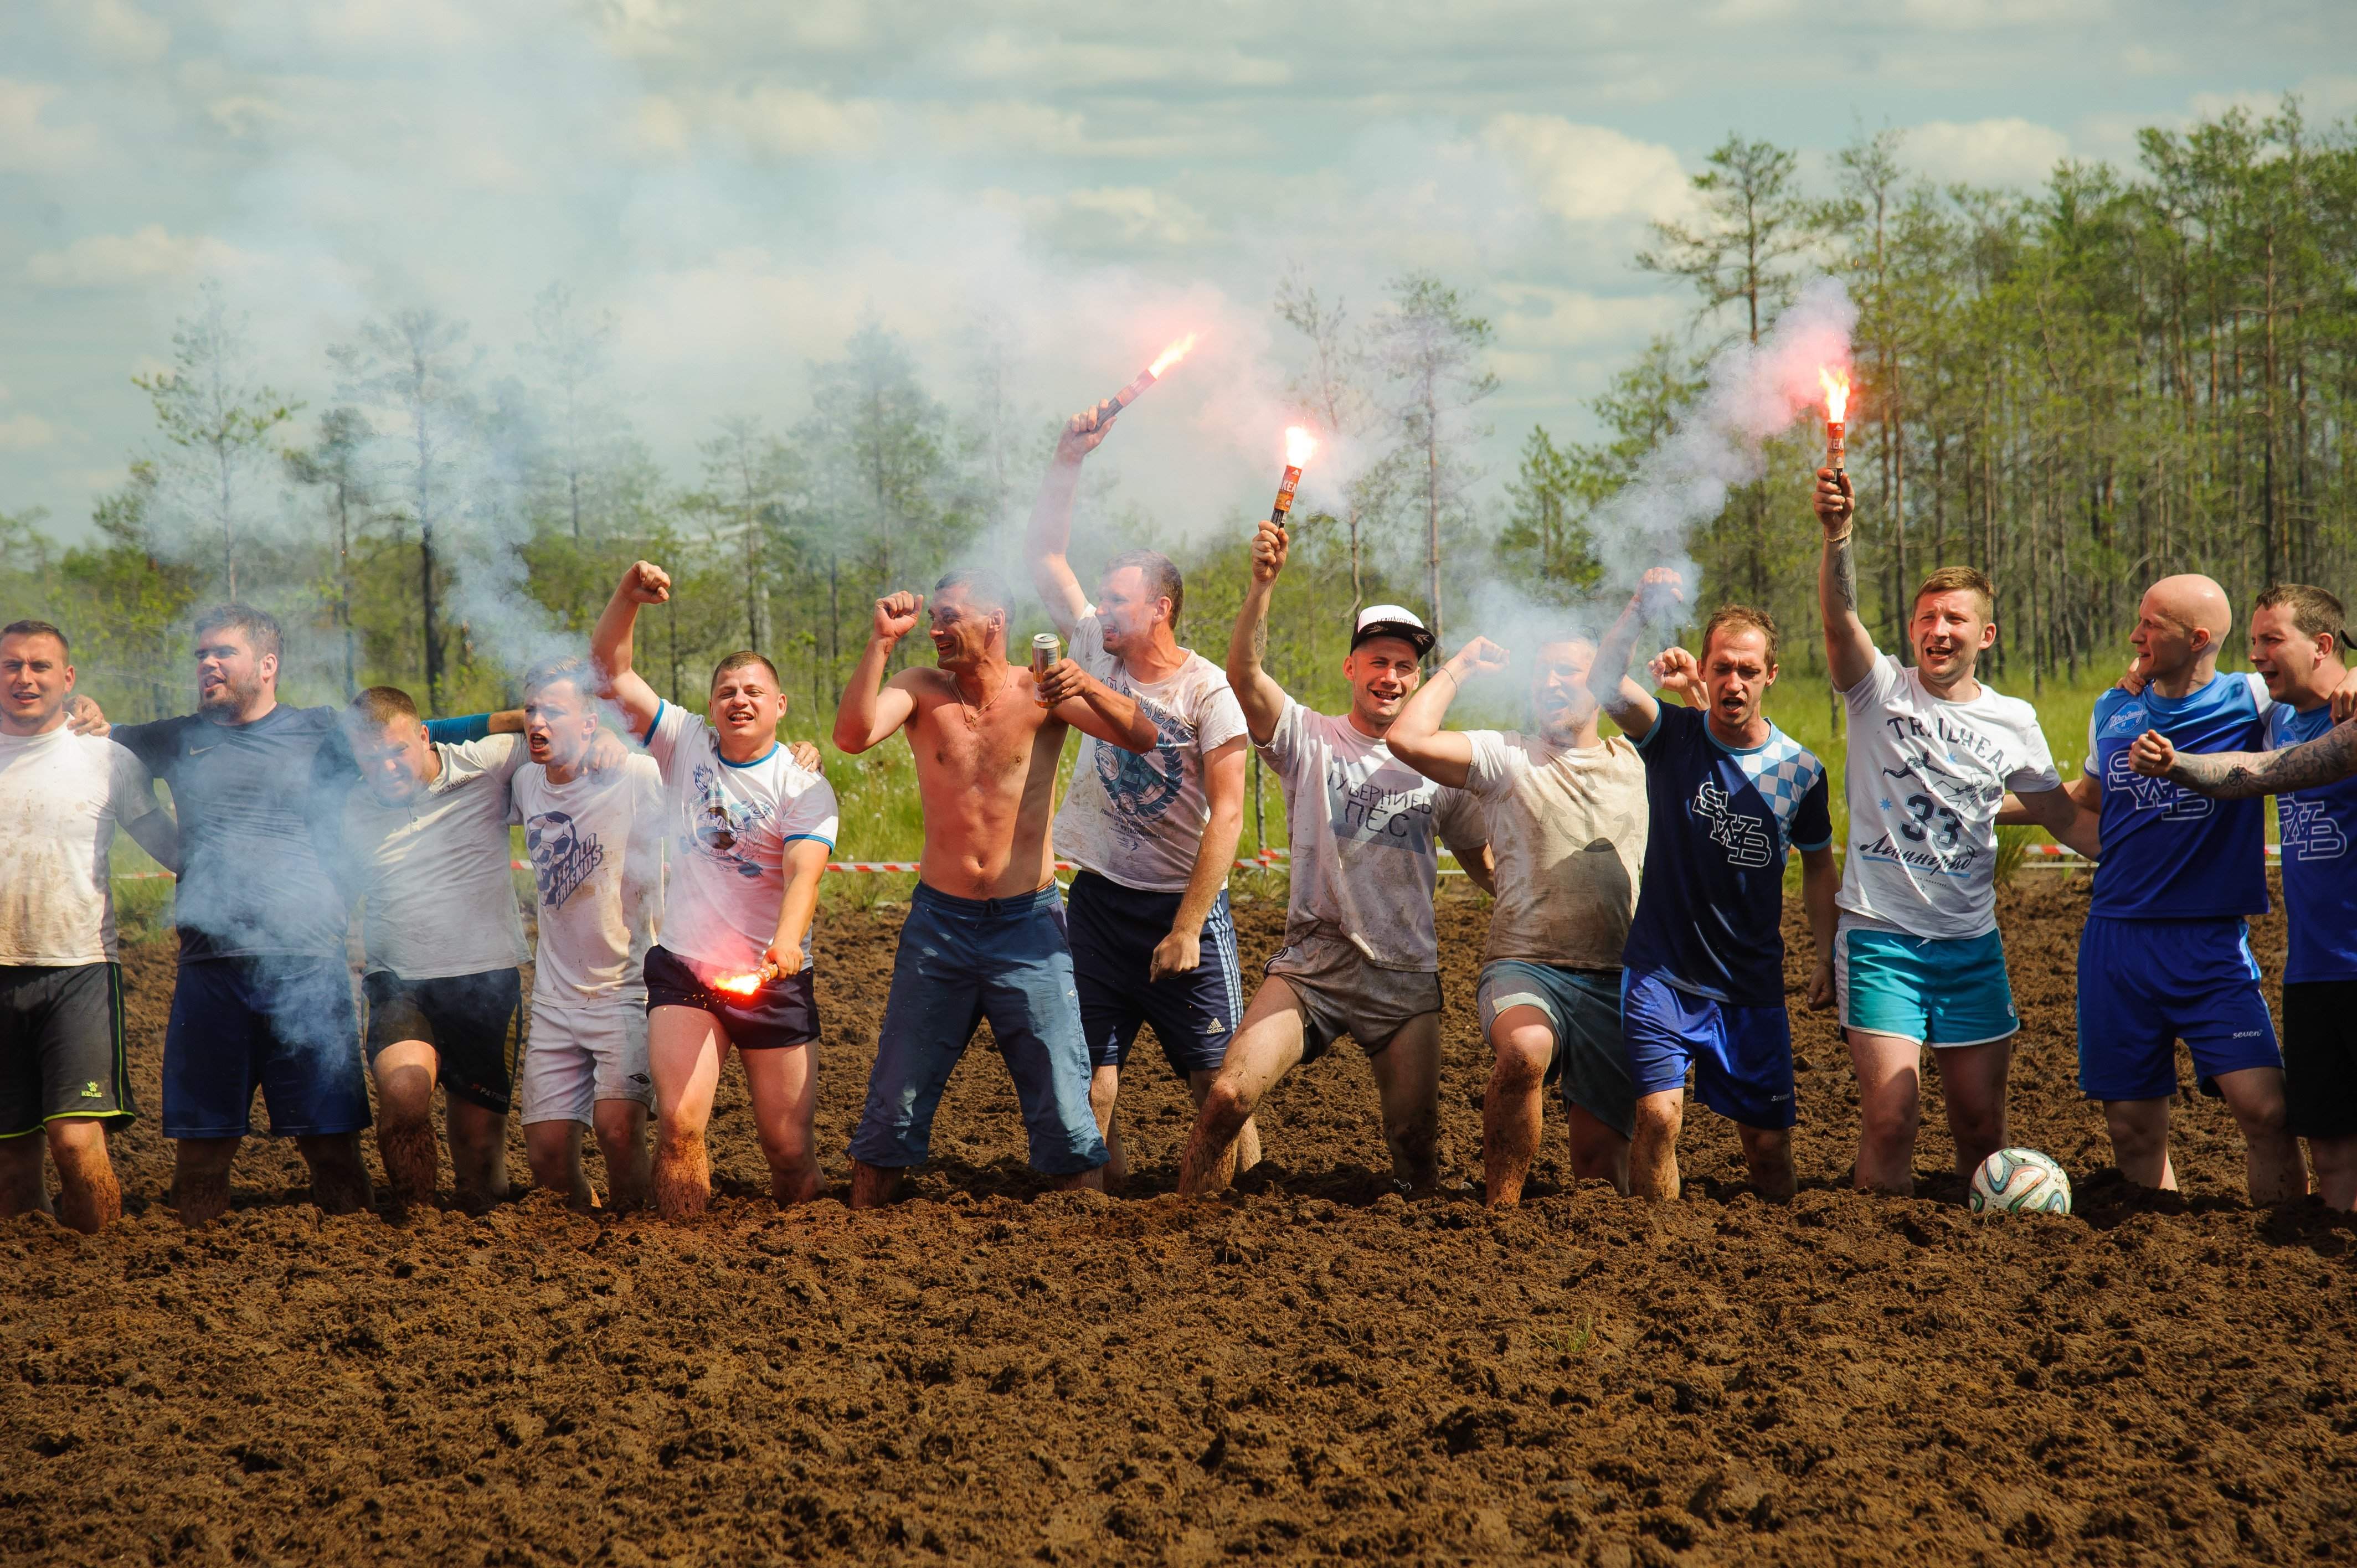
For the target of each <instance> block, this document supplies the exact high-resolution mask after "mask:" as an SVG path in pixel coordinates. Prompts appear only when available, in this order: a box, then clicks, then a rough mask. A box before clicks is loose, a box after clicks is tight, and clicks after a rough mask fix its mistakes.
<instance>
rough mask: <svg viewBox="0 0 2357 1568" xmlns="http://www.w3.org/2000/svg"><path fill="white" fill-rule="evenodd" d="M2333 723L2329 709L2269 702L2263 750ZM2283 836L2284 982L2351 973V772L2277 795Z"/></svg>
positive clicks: (2354, 923)
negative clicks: (2287, 940) (2287, 938)
mask: <svg viewBox="0 0 2357 1568" xmlns="http://www.w3.org/2000/svg"><path fill="white" fill-rule="evenodd" d="M2331 727H2332V710H2331V709H2330V708H2329V707H2317V708H2313V709H2310V710H2309V712H2307V713H2304V714H2303V713H2298V712H2297V711H2295V710H2293V709H2292V708H2290V707H2287V706H2286V705H2285V704H2283V703H2276V709H2275V712H2273V713H2271V714H2268V715H2267V749H2268V750H2270V751H2274V750H2276V749H2278V748H2280V747H2282V746H2298V745H2299V744H2300V743H2301V742H2302V741H2309V740H2314V739H2315V738H2316V737H2317V736H2320V735H2322V734H2323V733H2324V732H2325V731H2327V730H2329V729H2330V728H2331ZM2276 825H2277V827H2278V829H2279V831H2280V832H2281V835H2282V838H2283V889H2284V912H2285V913H2286V914H2287V915H2288V916H2289V917H2290V918H2291V944H2290V948H2291V950H2290V952H2289V953H2288V954H2287V956H2286V958H2285V960H2284V975H2283V977H2284V983H2285V984H2287V985H2298V984H2301V983H2305V982H2308V981H2311V980H2357V879H2352V876H2351V875H2350V873H2351V871H2352V869H2357V868H2352V865H2351V864H2350V861H2349V858H2348V856H2349V845H2350V843H2351V841H2352V840H2357V778H2351V779H2342V780H2341V781H2340V782H2339V783H2338V784H2326V785H2322V786H2320V787H2319V788H2317V789H2298V790H2294V791H2293V792H2292V793H2291V794H2288V795H2278V796H2276Z"/></svg>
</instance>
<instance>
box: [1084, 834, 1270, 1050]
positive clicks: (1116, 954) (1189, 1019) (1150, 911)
mask: <svg viewBox="0 0 2357 1568" xmlns="http://www.w3.org/2000/svg"><path fill="white" fill-rule="evenodd" d="M1183 897H1186V895H1184V894H1183V893H1148V892H1142V891H1140V890H1139V889H1137V888H1135V887H1124V886H1122V885H1121V884H1120V883H1118V882H1115V881H1114V880H1113V879H1112V878H1110V877H1105V876H1099V875H1097V874H1096V873H1095V872H1093V871H1083V872H1082V873H1080V874H1079V875H1076V876H1074V877H1073V878H1072V886H1071V891H1070V893H1069V894H1068V895H1067V896H1066V899H1065V919H1066V922H1067V925H1068V928H1069V930H1070V934H1071V943H1072V979H1073V982H1074V983H1075V984H1076V985H1077V986H1078V988H1079V990H1080V993H1081V1033H1082V1036H1083V1037H1085V1038H1086V1039H1087V1041H1088V1043H1089V1060H1090V1063H1091V1064H1092V1066H1095V1067H1125V1066H1126V1065H1128V1062H1129V1047H1131V1046H1133V1045H1135V1044H1136V1043H1137V1031H1138V1030H1139V1029H1140V1028H1141V1027H1142V1026H1146V1025H1148V1024H1151V1025H1152V1026H1154V1037H1155V1038H1156V1039H1157V1040H1159V1041H1161V1042H1162V1056H1163V1058H1164V1059H1165V1060H1166V1061H1168V1062H1169V1064H1170V1070H1171V1071H1173V1072H1175V1073H1177V1074H1178V1075H1179V1077H1181V1078H1184V1077H1186V1076H1187V1075H1188V1074H1189V1073H1190V1072H1211V1071H1215V1070H1217V1069H1218V1068H1219V1065H1220V1060H1221V1058H1223V1057H1224V1056H1226V1055H1227V1050H1228V1040H1229V1037H1230V1036H1232V1035H1233V1034H1234V1033H1235V1029H1236V1024H1237V1022H1238V1021H1239V1020H1240V1019H1242V1018H1243V1011H1244V993H1243V979H1242V977H1241V975H1240V973H1239V966H1238V964H1237V961H1236V928H1235V922H1234V921H1233V920H1232V918H1230V917H1229V914H1228V896H1227V894H1226V892H1224V891H1222V893H1221V894H1220V896H1219V897H1218V898H1217V899H1216V900H1215V901H1214V902H1213V903H1212V905H1211V914H1210V916H1209V917H1208V918H1205V920H1204V921H1203V945H1202V961H1201V962H1200V964H1198V965H1197V966H1196V967H1195V968H1194V969H1192V970H1189V971H1188V972H1186V973H1184V974H1166V975H1164V976H1163V977H1162V978H1161V979H1160V980H1158V981H1153V982H1151V983H1149V982H1148V981H1147V979H1146V976H1147V975H1148V974H1149V973H1151V972H1152V966H1153V960H1154V950H1155V949H1156V948H1157V946H1159V945H1160V944H1161V941H1162V939H1163V938H1165V937H1167V936H1168V935H1169V934H1170V922H1171V920H1172V919H1173V918H1176V917H1177V915H1178V913H1179V900H1180V899H1182V898H1183Z"/></svg>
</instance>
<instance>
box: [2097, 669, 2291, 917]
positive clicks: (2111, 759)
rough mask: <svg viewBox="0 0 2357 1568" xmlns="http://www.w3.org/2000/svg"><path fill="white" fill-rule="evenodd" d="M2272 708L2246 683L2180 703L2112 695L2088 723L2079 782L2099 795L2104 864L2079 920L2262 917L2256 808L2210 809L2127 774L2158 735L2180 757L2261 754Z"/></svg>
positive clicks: (2262, 854)
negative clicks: (2095, 782) (2145, 741)
mask: <svg viewBox="0 0 2357 1568" xmlns="http://www.w3.org/2000/svg"><path fill="white" fill-rule="evenodd" d="M2271 706H2273V699H2272V698H2270V697H2269V696H2268V695H2267V689H2266V684H2265V683H2264V682H2261V681H2260V680H2259V678H2258V677H2257V676H2255V675H2216V676H2212V678H2211V679H2210V680H2209V681H2208V682H2204V683H2203V684H2201V685H2200V686H2197V687H2195V688H2194V689H2193V690H2192V691H2190V692H2188V693H2186V694H2185V695H2184V696H2182V697H2177V698H2173V699H2172V698H2169V697H2164V696H2162V695H2160V694H2159V693H2158V692H2156V691H2155V690H2153V688H2151V687H2149V686H2147V687H2146V688H2145V689H2144V691H2143V692H2142V693H2140V694H2138V695H2136V696H2130V695H2129V694H2128V693H2126V692H2123V691H2121V690H2120V689H2119V688H2118V687H2116V686H2115V687H2113V688H2112V689H2111V690H2110V691H2108V692H2105V693H2104V694H2103V695H2102V696H2100V697H2097V698H2096V699H2095V712H2094V714H2093V717H2091V718H2090V719H2089V720H2088V722H2087V762H2086V768H2087V771H2088V773H2090V774H2091V775H2093V777H2094V778H2096V779H2101V780H2102V781H2103V786H2104V817H2103V832H2104V860H2103V864H2102V865H2100V866H2098V867H2096V870H2095V888H2094V896H2093V899H2092V900H2091V901H2090V902H2089V905H2088V912H2089V913H2090V914H2094V915H2105V916H2109V917H2110V918H2113V919H2115V920H2215V919H2221V918H2225V917H2228V916H2235V915H2240V916H2251V915H2264V914H2266V910H2267V873H2266V815H2265V807H2264V806H2263V805H2262V804H2261V803H2260V802H2259V801H2257V800H2211V799H2210V798H2209V797H2208V796H2206V795H2197V794H2195V793H2193V791H2191V790H2190V789H2179V788H2178V786H2176V785H2175V784H2173V783H2171V782H2169V780H2168V779H2147V778H2145V777H2143V776H2142V775H2141V774H2138V773H2137V772H2136V771H2135V769H2133V768H2130V767H2129V766H2128V748H2129V747H2130V746H2134V745H2135V744H2136V736H2140V735H2142V734H2143V733H2144V732H2145V731H2147V730H2148V729H2150V730H2158V731H2159V732H2160V734H2161V735H2163V736H2166V737H2168V740H2169V744H2170V745H2171V746H2175V747H2177V749H2178V750H2179V751H2183V752H2194V753H2199V752H2205V751H2260V750H2264V749H2265V748H2266V714H2267V710H2268V708H2269V707H2271Z"/></svg>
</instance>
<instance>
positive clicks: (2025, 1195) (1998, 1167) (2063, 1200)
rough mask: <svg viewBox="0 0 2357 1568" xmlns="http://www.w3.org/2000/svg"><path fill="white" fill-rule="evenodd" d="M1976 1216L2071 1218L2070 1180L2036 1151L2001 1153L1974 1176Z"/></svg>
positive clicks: (1999, 1151)
mask: <svg viewBox="0 0 2357 1568" xmlns="http://www.w3.org/2000/svg"><path fill="white" fill-rule="evenodd" d="M1971 1201H1972V1206H1973V1212H1974V1213H1975V1214H1990V1213H1997V1214H2068V1213H2070V1212H2071V1178H2070V1177H2069V1176H2065V1175H2063V1174H2062V1167H2061V1165H2056V1164H2055V1163H2054V1162H2053V1161H2052V1160H2050V1159H2048V1158H2047V1157H2046V1156H2045V1155H2041V1154H2040V1153H2039V1152H2038V1151H2037V1150H2036V1149H1999V1150H1998V1151H1997V1152H1996V1154H1994V1155H1990V1156H1989V1157H1988V1158H1987V1159H1985V1160H1983V1161H1982V1162H1981V1165H1980V1169H1978V1170H1976V1171H1975V1172H1974V1173H1973V1191H1972V1199H1971Z"/></svg>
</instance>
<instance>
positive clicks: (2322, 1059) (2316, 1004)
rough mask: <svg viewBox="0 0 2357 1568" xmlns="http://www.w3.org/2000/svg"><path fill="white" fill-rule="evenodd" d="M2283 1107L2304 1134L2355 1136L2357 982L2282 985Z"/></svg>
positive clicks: (2341, 981)
mask: <svg viewBox="0 0 2357 1568" xmlns="http://www.w3.org/2000/svg"><path fill="white" fill-rule="evenodd" d="M2283 1019H2284V1026H2283V1060H2284V1108H2285V1110H2286V1112H2287V1113H2288V1115H2289V1117H2290V1120H2291V1130H2292V1132H2293V1133H2296V1134H2297V1135H2298V1136H2299V1137H2302V1138H2351V1137H2357V980H2308V981H2302V982H2300V983H2298V984H2296V985H2287V986H2285V987H2284V988H2283Z"/></svg>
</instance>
